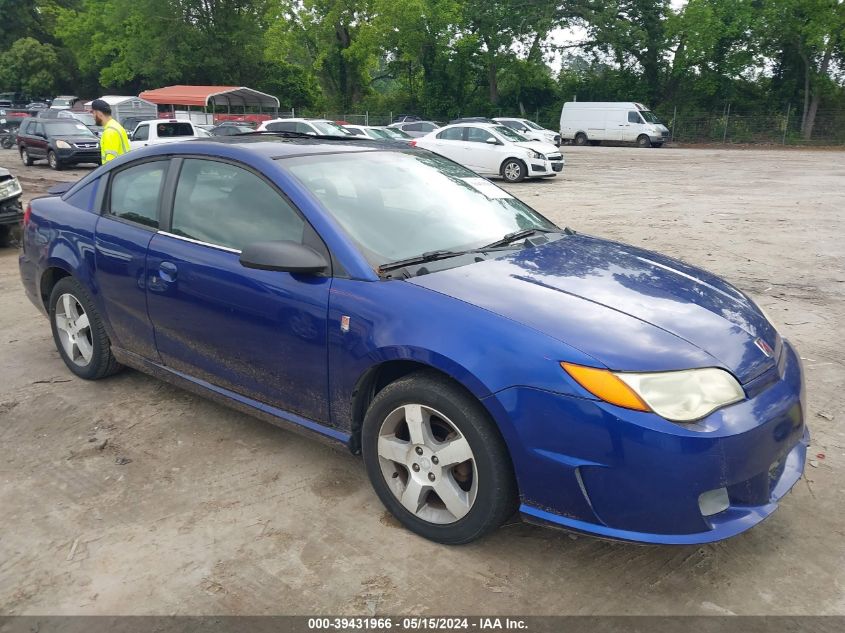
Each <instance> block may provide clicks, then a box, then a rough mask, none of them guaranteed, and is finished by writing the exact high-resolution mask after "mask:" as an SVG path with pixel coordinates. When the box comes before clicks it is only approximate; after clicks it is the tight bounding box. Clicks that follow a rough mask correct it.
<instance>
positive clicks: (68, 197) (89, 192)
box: [62, 178, 100, 211]
mask: <svg viewBox="0 0 845 633" xmlns="http://www.w3.org/2000/svg"><path fill="white" fill-rule="evenodd" d="M99 182H100V180H99V178H98V179H96V180H92V181H91V182H89V183H88V184H85V185H83V186H81V187H75V188H74V189H71V190H70V191H68V192H67V194H65V196H64V197H63V198H62V200H64V201H65V202H67V203H68V204H69V205H72V206H74V207H76V208H77V209H83V210H85V211H90V210H91V209H92V207H93V205H94V194H95V193H97V184H98V183H99Z"/></svg>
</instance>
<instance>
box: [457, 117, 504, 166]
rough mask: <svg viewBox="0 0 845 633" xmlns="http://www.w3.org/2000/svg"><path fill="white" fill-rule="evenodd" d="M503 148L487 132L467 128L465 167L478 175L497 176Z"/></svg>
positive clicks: (476, 128) (482, 129)
mask: <svg viewBox="0 0 845 633" xmlns="http://www.w3.org/2000/svg"><path fill="white" fill-rule="evenodd" d="M493 141H495V143H494V142H493ZM503 147H504V146H503V145H502V143H501V141H499V140H498V139H497V138H496V137H495V136H493V134H492V133H491V132H489V131H488V130H485V129H484V128H480V127H470V128H467V152H466V153H467V156H468V158H467V160H468V162H467V164H466V165H467V167H469V168H471V169H474V170H475V171H477V172H478V173H480V174H498V173H499V168H500V167H501V165H502V160H503V152H502V149H503Z"/></svg>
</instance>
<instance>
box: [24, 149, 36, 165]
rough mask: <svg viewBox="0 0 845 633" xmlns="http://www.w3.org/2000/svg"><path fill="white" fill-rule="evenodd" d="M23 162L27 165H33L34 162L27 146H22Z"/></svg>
mask: <svg viewBox="0 0 845 633" xmlns="http://www.w3.org/2000/svg"><path fill="white" fill-rule="evenodd" d="M21 162H22V163H23V164H24V165H25V166H27V167H32V163H33V162H34V161H33V160H32V157H31V156H30V155H29V152H28V151H26V148H25V147H21Z"/></svg>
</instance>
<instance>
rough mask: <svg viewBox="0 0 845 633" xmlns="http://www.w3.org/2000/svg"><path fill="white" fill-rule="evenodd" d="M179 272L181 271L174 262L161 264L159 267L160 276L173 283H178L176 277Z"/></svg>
mask: <svg viewBox="0 0 845 633" xmlns="http://www.w3.org/2000/svg"><path fill="white" fill-rule="evenodd" d="M178 272H179V269H178V268H176V264H174V263H173V262H161V264H159V265H158V276H159V277H161V278H162V279H163V280H164V281H167V282H171V283H172V282H174V281H176V275H177V273H178Z"/></svg>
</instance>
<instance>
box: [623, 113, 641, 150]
mask: <svg viewBox="0 0 845 633" xmlns="http://www.w3.org/2000/svg"><path fill="white" fill-rule="evenodd" d="M626 116H627V119H626V125H625V127H624V128H623V130H624V131H623V133H622V140H623V141H626V142H629V143H633V142H635V141H636V140H637V139H638V138H639V136H640V134H642V132H643V127H644V126H645V121H643V118H642V117H641V116H640V113H639V112H637V111H636V110H629V111H628V112H627V115H626Z"/></svg>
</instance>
